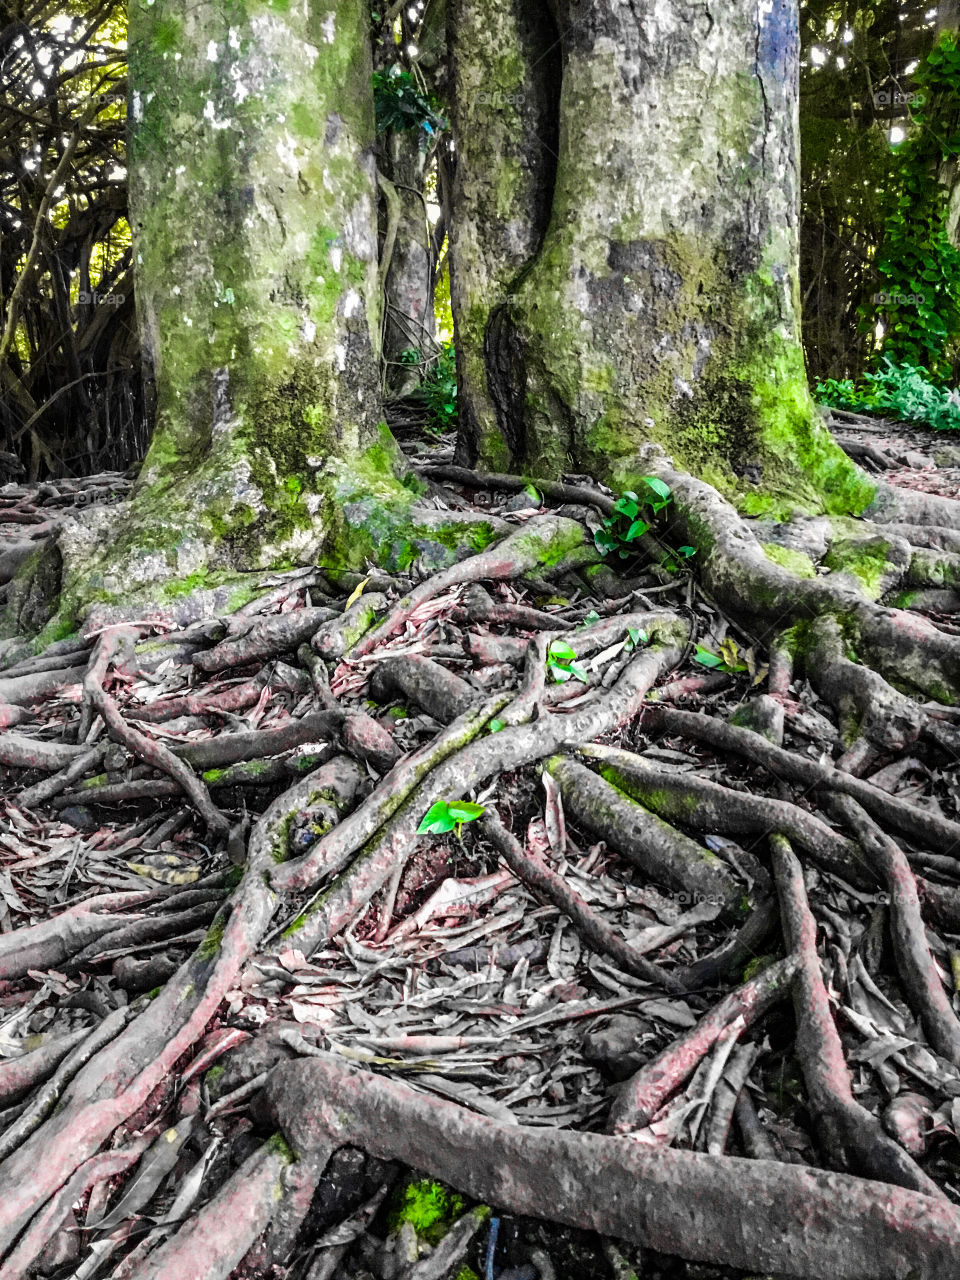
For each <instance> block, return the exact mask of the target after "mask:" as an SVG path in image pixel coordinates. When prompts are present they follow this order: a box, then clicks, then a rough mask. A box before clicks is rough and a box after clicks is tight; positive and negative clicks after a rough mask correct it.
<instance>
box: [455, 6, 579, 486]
mask: <svg viewBox="0 0 960 1280" xmlns="http://www.w3.org/2000/svg"><path fill="white" fill-rule="evenodd" d="M447 39H448V42H449V45H450V48H451V51H452V71H453V82H454V85H453V109H454V121H453V124H454V132H455V137H456V147H457V150H456V167H455V169H454V174H453V183H452V188H453V190H452V203H453V210H454V213H453V218H452V225H451V228H450V263H451V271H450V304H451V308H452V310H453V317H454V325H455V329H456V342H457V374H458V379H459V382H460V445H459V460H460V461H462V462H465V463H472V462H475V461H479V462H480V463H482V464H483V465H485V466H489V467H491V468H493V469H494V470H505V469H508V468H509V466H510V463H511V460H512V459H517V458H519V457H520V456H522V450H521V448H520V447H519V446H520V444H521V436H519V435H518V427H517V423H518V419H519V418H520V416H521V414H522V406H518V405H516V404H514V403H513V401H512V398H511V397H512V395H513V388H514V385H515V382H516V378H514V377H512V376H511V373H510V364H511V359H510V357H511V352H510V349H509V346H508V345H506V346H505V345H504V344H503V343H501V342H499V341H498V340H497V335H499V334H500V332H501V330H502V328H503V326H504V324H505V322H506V320H507V317H508V315H509V314H510V312H511V309H512V306H513V302H514V291H515V286H516V285H517V284H518V282H519V281H520V280H521V279H522V278H523V275H524V274H525V272H526V271H528V270H529V268H530V266H531V264H532V263H533V260H534V258H535V255H536V253H537V251H538V250H539V249H540V247H541V245H542V243H543V236H544V233H545V231H546V227H547V222H548V219H549V217H550V203H551V198H552V192H553V182H554V177H555V173H556V162H557V121H558V116H557V94H558V91H559V85H560V60H559V53H560V44H559V41H558V38H557V30H556V26H555V25H554V22H553V19H552V17H551V16H550V14H549V12H548V10H547V7H546V5H545V4H544V3H543V0H451V3H450V5H449V7H448V27H447ZM488 345H489V349H488Z"/></svg>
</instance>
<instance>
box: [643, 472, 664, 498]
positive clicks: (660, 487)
mask: <svg viewBox="0 0 960 1280" xmlns="http://www.w3.org/2000/svg"><path fill="white" fill-rule="evenodd" d="M642 484H643V487H644V488H645V489H649V490H650V492H651V493H654V494H656V496H657V497H658V498H659V499H660V501H661V502H669V501H670V492H671V491H670V486H669V485H668V484H666V483H665V482H664V481H663V480H661V479H660V478H659V476H644V477H643V479H642Z"/></svg>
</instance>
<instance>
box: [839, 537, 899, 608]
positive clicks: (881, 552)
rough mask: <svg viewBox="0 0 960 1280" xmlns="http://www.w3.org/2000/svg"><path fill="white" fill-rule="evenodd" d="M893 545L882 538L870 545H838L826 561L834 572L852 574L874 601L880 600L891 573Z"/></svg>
mask: <svg viewBox="0 0 960 1280" xmlns="http://www.w3.org/2000/svg"><path fill="white" fill-rule="evenodd" d="M889 551H890V544H889V543H887V542H884V541H883V540H882V539H873V540H871V541H869V542H863V541H861V542H834V543H832V544H831V545H830V548H829V550H828V551H827V554H826V555H825V556H824V558H823V563H824V566H825V567H826V568H827V569H830V570H832V571H833V572H834V573H850V574H853V576H854V577H855V578H856V579H857V580H858V581H859V582H860V583H861V585H862V586H863V589H864V592H865V593H866V595H868V596H869V597H870V599H871V600H879V598H880V596H881V594H882V592H883V588H884V579H885V578H886V577H887V575H888V574H889V572H890V564H889V561H888V559H887V556H888V553H889Z"/></svg>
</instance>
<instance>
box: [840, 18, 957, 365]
mask: <svg viewBox="0 0 960 1280" xmlns="http://www.w3.org/2000/svg"><path fill="white" fill-rule="evenodd" d="M915 84H916V87H917V93H916V94H915V97H914V100H915V103H916V106H915V108H914V111H913V121H914V126H915V127H914V128H913V130H912V131H911V133H910V135H909V136H908V137H907V138H906V139H905V140H904V141H903V142H902V143H900V144H899V146H898V148H897V153H896V154H897V158H898V161H899V166H898V170H897V172H896V179H897V180H896V181H895V183H894V184H893V186H892V189H891V194H890V205H889V207H888V212H887V214H886V217H885V220H884V236H883V242H882V244H881V246H880V250H879V253H878V257H877V270H878V272H879V274H880V275H881V276H882V277H883V289H882V291H880V292H879V293H878V294H877V295H875V298H874V305H873V306H868V305H863V306H861V308H860V315H861V323H862V324H863V326H864V327H867V326H868V325H870V324H872V323H875V320H876V317H877V315H878V314H879V316H880V317H881V319H882V321H883V325H884V330H885V332H884V336H883V343H882V352H883V355H884V356H885V357H889V358H892V359H893V360H894V361H895V362H897V363H899V364H903V365H910V366H914V367H916V368H920V369H923V370H926V371H928V373H929V375H930V377H931V378H932V380H933V381H935V382H937V383H943V382H945V381H947V380H949V379H950V377H951V374H952V359H951V356H952V355H953V354H954V351H955V348H956V346H957V344H958V341H960V252H958V250H957V249H956V248H955V247H954V246H953V244H951V242H950V238H949V236H948V233H947V204H948V189H947V186H946V185H945V183H944V182H943V181H942V175H943V172H944V169H945V166H955V165H956V164H957V160H958V157H960V117H958V103H960V48H958V43H957V35H956V33H955V32H945V33H944V34H943V35H942V36H941V37H940V39H939V40H938V41H937V43H936V45H934V47H933V49H931V51H930V52H929V54H928V55H927V56H926V58H925V59H924V61H923V62H922V64H921V66H920V67H919V68H918V70H917V73H916V77H915Z"/></svg>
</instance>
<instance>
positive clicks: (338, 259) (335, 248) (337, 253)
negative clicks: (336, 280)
mask: <svg viewBox="0 0 960 1280" xmlns="http://www.w3.org/2000/svg"><path fill="white" fill-rule="evenodd" d="M342 262H343V250H342V249H341V248H340V246H339V245H338V244H332V245H331V246H330V265H331V266H332V267H333V269H334V271H336V273H337V275H339V274H340V265H341V263H342Z"/></svg>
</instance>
